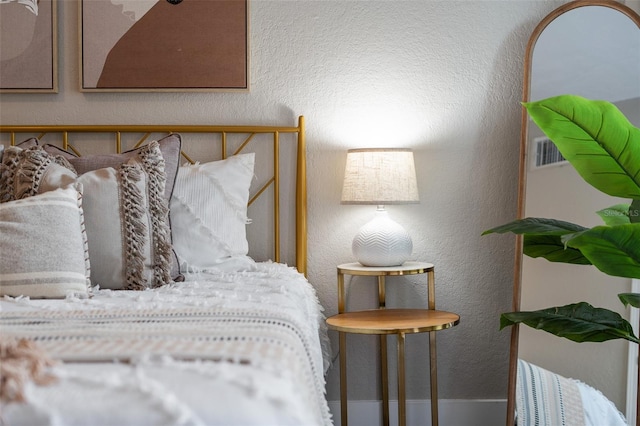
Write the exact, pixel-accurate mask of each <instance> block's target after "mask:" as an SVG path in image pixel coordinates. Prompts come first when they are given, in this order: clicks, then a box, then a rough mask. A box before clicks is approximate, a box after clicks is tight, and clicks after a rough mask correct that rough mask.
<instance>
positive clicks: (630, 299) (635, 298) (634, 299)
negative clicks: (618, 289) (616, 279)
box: [618, 293, 640, 308]
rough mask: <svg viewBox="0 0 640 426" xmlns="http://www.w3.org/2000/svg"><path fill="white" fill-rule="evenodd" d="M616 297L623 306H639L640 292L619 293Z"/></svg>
mask: <svg viewBox="0 0 640 426" xmlns="http://www.w3.org/2000/svg"><path fill="white" fill-rule="evenodd" d="M618 298H619V299H620V301H621V302H622V303H624V306H629V305H631V306H633V307H634V308H640V294H638V293H620V294H619V295H618Z"/></svg>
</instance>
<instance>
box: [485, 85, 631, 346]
mask: <svg viewBox="0 0 640 426" xmlns="http://www.w3.org/2000/svg"><path fill="white" fill-rule="evenodd" d="M523 105H524V107H525V108H526V109H527V112H528V114H529V115H530V116H531V118H532V119H533V121H534V122H535V123H536V124H537V125H538V126H539V127H540V129H541V130H542V131H543V132H544V133H545V134H546V135H547V136H548V137H549V139H551V140H552V141H553V142H554V144H555V145H556V146H557V147H558V150H559V151H560V153H561V154H562V155H563V156H564V158H565V159H567V160H568V161H569V163H571V165H572V166H573V167H574V168H575V169H576V171H577V172H578V173H579V174H580V176H581V177H582V178H583V179H584V180H585V181H586V182H587V183H589V184H590V185H592V186H594V187H595V188H596V189H598V190H599V191H601V192H604V193H606V194H608V195H611V196H614V197H622V198H628V199H630V202H629V203H628V204H618V205H615V206H611V207H608V208H605V209H603V210H600V211H598V212H597V213H598V215H599V216H600V217H601V218H602V219H603V225H601V226H596V227H593V228H586V227H583V226H580V225H577V224H573V223H570V222H565V221H560V220H556V219H550V218H529V217H527V218H524V219H519V220H515V221H513V222H510V223H507V224H504V225H501V226H498V227H495V228H492V229H489V230H487V231H485V232H484V233H483V235H486V234H491V233H506V232H511V233H514V234H521V235H522V238H523V252H524V254H525V255H527V256H531V257H542V258H545V259H547V260H549V261H552V262H563V263H573V264H582V265H594V266H595V267H596V268H598V269H599V270H600V271H602V272H603V273H605V274H608V275H612V276H619V277H626V278H640V129H638V128H636V127H634V126H633V125H632V124H631V123H630V122H629V120H628V119H627V118H626V117H625V116H624V115H623V114H622V113H621V112H620V110H618V108H617V107H616V106H615V105H613V104H611V103H609V102H606V101H595V100H589V99H585V98H582V97H579V96H575V95H561V96H556V97H552V98H548V99H544V100H541V101H535V102H526V103H523ZM618 297H619V298H620V300H621V302H622V303H624V304H625V305H631V306H634V307H640V294H636V293H623V294H619V295H618ZM517 323H523V324H525V325H528V326H530V327H533V328H536V329H541V330H544V331H547V332H549V333H552V334H554V335H556V336H560V337H564V338H567V339H570V340H573V341H575V342H602V341H606V340H611V339H626V340H629V341H631V342H635V343H640V340H638V338H637V337H636V336H635V335H634V333H633V329H632V327H631V324H629V322H628V321H626V320H625V319H624V318H622V317H621V316H620V315H619V314H618V313H616V312H614V311H611V310H608V309H604V308H596V307H593V306H591V305H590V304H588V303H586V302H578V303H574V304H570V305H566V306H556V307H550V308H547V309H541V310H537V311H528V312H524V311H519V312H508V313H503V314H502V315H501V317H500V328H501V329H503V328H505V327H507V326H510V325H513V324H517Z"/></svg>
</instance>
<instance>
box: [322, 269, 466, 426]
mask: <svg viewBox="0 0 640 426" xmlns="http://www.w3.org/2000/svg"><path fill="white" fill-rule="evenodd" d="M337 269H338V314H337V315H334V316H332V317H330V318H327V325H328V326H329V328H330V329H333V330H336V331H338V332H339V344H340V408H341V420H342V426H347V423H348V416H347V350H346V346H347V345H346V335H347V333H354V334H372V335H373V334H377V335H379V336H380V363H381V370H382V399H383V404H382V407H383V408H382V410H383V413H382V416H383V422H384V425H385V426H388V425H389V384H388V368H387V345H386V337H387V335H390V334H395V335H396V337H397V350H398V371H397V374H398V424H399V425H400V426H404V425H405V424H406V395H405V367H404V346H405V335H406V334H412V333H425V332H427V333H429V363H430V369H429V371H430V384H431V396H430V397H431V424H432V426H437V425H438V384H437V368H436V331H438V330H443V329H446V328H450V327H453V326H455V325H457V324H458V323H459V322H460V316H459V315H457V314H454V313H452V312H446V311H437V310H436V302H435V273H434V266H433V265H432V264H431V263H425V262H405V263H404V264H402V265H400V266H385V267H369V266H362V265H361V264H359V263H345V264H342V265H338V268H337ZM415 274H426V275H427V286H428V297H429V301H428V306H427V309H386V300H385V299H386V286H385V278H386V277H388V276H399V275H415ZM345 275H359V276H372V277H377V282H378V309H372V310H365V311H352V312H345V308H346V307H345V289H344V276H345Z"/></svg>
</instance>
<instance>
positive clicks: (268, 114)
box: [0, 0, 562, 400]
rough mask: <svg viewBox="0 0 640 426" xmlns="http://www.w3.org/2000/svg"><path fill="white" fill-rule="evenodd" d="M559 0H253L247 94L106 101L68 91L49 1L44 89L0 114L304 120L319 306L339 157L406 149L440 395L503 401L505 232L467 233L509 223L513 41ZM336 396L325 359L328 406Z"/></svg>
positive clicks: (355, 286)
mask: <svg viewBox="0 0 640 426" xmlns="http://www.w3.org/2000/svg"><path fill="white" fill-rule="evenodd" d="M560 3H562V2H558V1H427V0H421V1H343V0H341V1H265V0H253V1H252V3H251V91H250V92H249V93H239V94H234V93H200V94H181V93H173V94H172V93H130V94H123V93H119V94H117V93H112V94H108V93H80V92H79V91H78V86H79V84H78V66H77V64H78V41H77V37H78V36H77V25H78V9H77V2H75V1H73V2H72V1H69V0H60V1H59V19H60V33H59V35H60V46H59V47H60V48H59V55H60V76H61V81H60V93H59V94H31V95H15V94H4V95H2V97H1V103H0V121H1V122H2V123H4V124H9V123H11V124H37V123H51V124H55V123H75V124H85V123H86V124H95V123H185V124H186V123H191V124H199V123H255V124H264V123H270V122H273V121H277V122H279V123H282V124H285V123H292V122H293V120H294V117H295V116H297V115H298V114H304V115H305V116H306V117H307V124H308V129H307V137H308V144H309V145H308V177H309V227H310V229H309V253H310V255H309V278H310V280H311V281H312V283H313V284H314V285H315V287H316V288H317V290H318V293H319V296H320V300H321V301H322V303H323V304H324V306H325V307H326V313H327V314H328V315H332V314H334V313H336V311H337V306H336V283H335V265H336V264H338V263H342V262H345V261H351V260H352V257H351V254H350V245H351V238H352V236H353V234H354V233H355V232H356V229H357V228H358V227H359V226H360V225H361V224H363V223H364V222H365V221H367V220H368V217H369V216H370V215H371V214H372V210H371V209H370V208H367V207H359V206H342V205H340V202H339V200H340V190H341V178H342V172H343V167H344V161H345V156H346V150H347V149H348V148H353V147H368V146H398V147H411V148H413V149H414V150H415V153H416V166H417V169H418V172H417V173H418V179H419V190H420V197H421V203H420V204H418V205H411V206H396V207H392V208H390V211H391V214H392V215H393V216H394V217H395V218H396V220H398V221H399V222H401V223H402V224H404V225H405V226H406V227H407V228H408V229H409V230H411V233H412V234H413V236H414V252H415V256H414V257H415V258H416V259H420V260H425V261H429V262H433V263H434V264H435V265H436V281H437V282H436V284H437V301H438V306H439V308H440V309H446V310H451V311H455V312H458V313H460V315H461V317H462V320H461V323H460V325H459V326H458V327H456V328H454V329H452V330H447V331H444V332H442V333H440V336H439V341H438V343H439V345H438V351H439V356H440V357H439V367H440V370H439V371H440V375H439V389H440V396H441V397H442V398H448V399H474V398H485V399H486V398H504V397H505V395H506V385H507V364H508V348H509V343H508V337H509V336H508V334H509V333H508V331H503V332H500V331H498V317H499V313H500V312H504V311H507V310H510V307H511V290H512V276H513V238H512V237H509V236H487V237H480V234H481V232H482V231H483V230H485V229H488V228H490V227H492V226H495V225H498V224H501V223H504V222H507V221H509V220H511V219H513V218H514V217H515V214H516V211H515V206H516V195H517V162H518V143H519V142H518V141H519V134H520V105H519V103H518V102H519V100H520V97H521V84H522V61H523V54H524V49H525V44H526V42H527V39H528V37H529V35H530V33H531V31H532V30H533V28H534V26H535V25H536V24H537V22H538V21H539V20H540V19H541V18H542V17H543V16H544V15H546V14H547V13H548V12H550V11H551V10H552V9H554V8H555V7H557V6H558V5H559V4H560ZM389 281H390V288H389V294H388V298H389V300H388V301H389V305H391V304H396V305H399V306H422V305H424V304H426V292H425V288H424V284H423V283H424V282H423V277H414V278H407V279H396V280H389ZM374 300H375V289H374V288H373V285H372V284H371V282H369V281H367V280H364V279H362V280H353V281H352V282H351V285H350V287H349V308H351V309H354V308H361V307H365V306H369V307H373V304H374ZM334 337H335V336H334ZM374 341H375V339H373V338H369V339H367V338H353V339H350V342H351V344H350V347H349V358H350V359H349V360H350V373H351V382H350V385H351V387H350V398H352V399H374V398H376V397H378V391H377V390H376V384H377V378H376V376H375V374H374V373H373V372H374V371H375V366H374V362H376V361H377V358H376V357H375V356H374V355H373V354H372V351H373V349H374V348H375V344H374V343H373V342H374ZM336 349H337V341H335V348H334V351H335V350H336ZM427 354H428V352H427V340H426V337H425V336H411V337H410V338H409V339H408V342H407V355H408V361H407V362H408V365H407V368H408V371H409V377H408V394H407V397H408V398H410V399H421V398H425V397H427V396H428V385H427V381H426V377H427V373H428V370H427V368H428V367H427V359H428V356H427ZM391 371H394V370H391ZM338 389H339V385H338V375H337V368H332V370H331V371H330V373H329V376H328V397H329V399H331V400H337V399H338ZM392 395H395V392H392Z"/></svg>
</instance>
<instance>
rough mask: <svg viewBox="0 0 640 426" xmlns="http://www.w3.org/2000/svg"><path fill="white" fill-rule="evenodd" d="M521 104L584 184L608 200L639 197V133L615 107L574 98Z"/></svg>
mask: <svg viewBox="0 0 640 426" xmlns="http://www.w3.org/2000/svg"><path fill="white" fill-rule="evenodd" d="M523 105H524V106H525V108H526V109H527V111H528V113H529V115H530V116H531V118H532V119H533V121H535V123H536V124H537V125H538V126H539V127H540V129H542V131H543V132H544V133H545V134H546V135H547V136H548V137H549V138H550V139H551V140H552V141H553V142H554V143H555V145H556V146H557V147H558V150H559V151H560V152H561V153H562V155H563V156H564V157H565V158H566V159H567V160H568V161H569V162H570V163H571V164H572V165H573V167H574V168H575V169H576V170H577V171H578V173H579V174H580V176H582V178H583V179H584V180H586V181H587V182H588V183H589V184H591V185H592V186H594V187H595V188H597V189H599V190H600V191H602V192H604V193H606V194H609V195H612V196H616V197H623V198H634V199H638V198H640V129H638V128H636V127H634V126H633V125H632V124H631V123H630V122H629V120H627V118H626V117H625V116H624V115H623V114H622V113H621V112H620V110H618V108H616V106H615V105H613V104H611V103H609V102H606V101H593V100H589V99H585V98H582V97H579V96H575V95H561V96H556V97H553V98H548V99H543V100H540V101H536V102H528V103H523Z"/></svg>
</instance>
